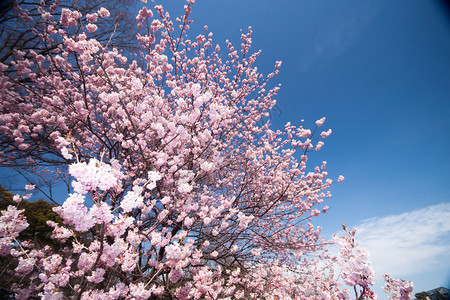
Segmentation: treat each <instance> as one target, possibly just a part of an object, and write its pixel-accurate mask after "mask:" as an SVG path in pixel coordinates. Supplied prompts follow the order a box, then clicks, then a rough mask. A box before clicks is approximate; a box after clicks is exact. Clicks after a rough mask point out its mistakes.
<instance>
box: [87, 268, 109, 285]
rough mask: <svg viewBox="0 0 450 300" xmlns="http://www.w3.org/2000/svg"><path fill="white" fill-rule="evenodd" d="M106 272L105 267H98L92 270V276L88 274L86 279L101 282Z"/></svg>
mask: <svg viewBox="0 0 450 300" xmlns="http://www.w3.org/2000/svg"><path fill="white" fill-rule="evenodd" d="M104 274H105V269H102V268H97V269H95V270H94V271H92V274H91V275H90V276H87V277H86V279H87V280H88V281H89V282H95V283H100V282H102V281H103V280H104V277H103V275H104Z"/></svg>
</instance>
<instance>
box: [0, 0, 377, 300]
mask: <svg viewBox="0 0 450 300" xmlns="http://www.w3.org/2000/svg"><path fill="white" fill-rule="evenodd" d="M144 2H145V1H144ZM58 3H59V2H58V1H55V2H54V3H53V4H52V5H50V6H49V5H47V2H42V3H41V4H40V6H39V7H36V9H37V10H39V11H40V13H41V15H42V18H43V19H44V21H45V24H46V27H45V28H44V30H43V31H42V32H41V33H39V36H38V37H39V39H40V41H41V43H40V44H39V45H40V46H38V47H44V48H43V49H45V51H40V50H41V49H39V50H36V49H27V50H26V51H24V50H15V51H14V58H13V59H12V60H11V62H10V64H0V111H1V114H0V141H1V144H0V163H1V164H2V166H6V167H15V168H21V167H25V166H28V167H29V166H32V167H33V169H32V170H33V171H34V172H37V173H39V172H42V167H46V166H50V167H52V168H53V167H56V166H66V169H63V170H67V175H69V176H70V178H71V186H70V188H71V190H70V193H69V195H68V196H67V197H66V198H62V199H61V198H57V197H55V196H52V197H50V198H52V199H51V200H52V201H54V202H55V203H59V204H60V205H59V206H58V207H55V208H53V210H54V212H56V213H57V214H58V216H59V217H60V218H61V222H55V221H49V222H48V225H49V226H51V227H52V228H53V232H52V238H53V239H54V240H56V241H58V243H60V244H61V246H60V247H58V248H57V247H51V246H50V245H46V246H44V247H41V246H40V245H37V244H33V243H31V242H29V241H20V240H19V239H18V236H19V234H20V232H22V231H23V230H25V229H26V228H27V227H28V223H27V220H26V218H25V217H24V216H23V210H21V209H19V208H18V207H17V206H14V205H10V206H9V207H8V208H7V209H6V210H4V211H3V212H2V214H1V217H0V255H4V256H10V257H12V258H13V260H14V261H15V263H14V264H12V267H11V269H10V274H11V276H14V277H15V278H17V277H18V278H26V280H23V281H20V280H19V281H17V280H16V281H15V284H14V285H12V286H11V289H12V290H13V291H14V292H15V293H16V297H17V298H18V299H26V298H28V297H31V296H33V297H34V296H40V297H43V298H45V299H47V298H48V299H65V298H68V299H88V298H96V299H119V298H126V299H149V298H155V299H156V298H165V299H235V298H236V299H243V298H245V299H304V298H305V297H308V298H311V299H333V298H334V299H336V298H339V299H346V298H348V297H349V293H348V291H347V290H346V289H344V288H343V287H342V285H341V284H340V282H339V280H338V277H339V276H338V275H337V274H335V270H334V266H335V265H336V264H339V265H341V267H342V270H343V271H342V272H341V273H340V274H341V276H342V279H343V280H344V281H345V283H346V284H347V285H349V286H354V287H356V286H360V287H361V288H363V291H362V292H361V295H360V296H358V294H357V297H359V298H360V299H362V297H363V296H364V295H366V294H367V293H366V292H367V290H368V286H369V285H370V284H372V283H373V274H372V271H371V269H370V267H368V266H367V265H366V264H365V263H357V264H355V263H352V261H355V260H356V261H358V262H361V261H364V260H365V259H366V256H365V253H363V252H362V251H357V250H355V249H354V248H355V247H356V244H355V243H354V242H351V241H350V240H349V239H339V238H336V239H335V241H336V242H337V243H338V244H340V245H341V246H342V247H343V248H342V249H343V250H342V249H341V258H336V257H335V256H334V255H332V254H330V253H329V251H328V250H327V248H326V245H327V244H329V243H331V242H327V241H324V240H323V239H322V237H321V228H320V227H318V226H314V225H313V224H312V219H313V218H314V217H316V216H318V215H320V214H322V213H324V212H326V211H327V210H328V206H326V205H325V206H324V205H323V202H324V201H325V200H326V199H327V198H328V197H330V196H331V195H330V193H329V191H328V189H329V187H330V186H331V185H332V184H333V180H332V179H330V178H328V174H327V171H326V162H323V163H322V164H321V165H319V166H312V167H309V166H307V161H308V155H309V153H310V152H313V151H319V150H320V148H321V147H322V146H323V145H324V140H325V138H327V137H328V136H329V135H330V134H331V129H325V130H321V129H320V128H321V126H323V124H324V122H325V118H322V119H320V120H317V121H316V123H315V126H314V128H312V129H308V128H304V127H303V126H294V125H292V124H291V123H287V124H286V125H285V128H284V130H276V131H274V130H272V129H271V128H270V124H269V122H267V123H261V122H260V120H261V119H262V118H264V117H266V116H267V115H268V114H269V111H270V110H271V109H272V108H273V107H274V105H275V99H274V97H275V95H276V93H277V91H278V90H279V87H278V86H273V85H271V84H270V82H269V80H270V79H271V78H272V77H273V76H275V75H276V74H277V73H278V70H279V68H280V67H281V62H276V63H275V66H274V71H273V72H272V73H270V74H268V75H267V76H264V75H263V74H261V73H260V72H259V71H258V69H257V67H256V65H255V61H256V59H257V57H258V56H259V54H260V52H254V53H252V52H251V49H250V48H251V45H252V30H251V28H249V29H248V31H247V33H244V34H242V36H241V45H240V47H239V48H237V49H236V48H235V47H234V46H233V45H232V44H231V43H230V42H227V43H226V50H225V51H222V50H221V48H220V46H218V45H214V44H213V41H212V33H210V32H209V31H208V28H207V27H206V26H205V29H204V30H205V31H204V33H202V34H199V35H197V36H196V37H195V38H194V39H190V38H189V37H188V31H189V28H190V25H191V24H192V20H191V19H190V14H191V9H192V6H193V4H194V0H188V1H187V4H186V5H185V6H184V14H183V15H182V16H180V17H178V18H175V19H172V17H171V16H170V14H169V12H167V11H165V10H164V8H163V7H162V6H161V5H156V6H154V8H152V9H150V8H149V7H147V6H144V7H143V8H142V9H141V10H140V11H139V13H138V15H137V17H136V21H137V22H136V23H137V24H136V25H137V28H138V30H139V32H138V34H137V36H136V38H137V42H138V43H139V46H140V50H139V52H138V53H137V54H138V56H137V57H135V60H130V58H129V57H128V56H127V55H125V53H123V52H121V49H119V48H117V47H114V45H112V44H110V43H109V40H103V41H102V40H99V39H96V38H95V34H96V31H97V30H98V26H97V24H98V22H100V21H101V20H103V19H107V18H109V17H111V16H110V12H109V11H108V10H107V9H106V8H104V7H101V8H99V9H98V10H97V11H96V12H93V13H90V14H88V15H86V16H84V15H83V14H82V13H81V12H80V11H78V10H76V9H70V8H67V7H64V6H60V5H58ZM74 29H76V30H74ZM157 36H158V37H159V38H156V37H157ZM61 41H62V42H61ZM225 53H226V54H225ZM342 180H343V177H342V176H340V177H338V179H337V181H338V182H340V181H342ZM32 188H33V186H31V185H30V186H28V187H27V189H26V192H25V194H24V195H22V196H19V195H17V196H15V197H14V200H15V201H16V202H18V203H19V202H20V201H22V199H27V198H28V197H29V195H30V190H32ZM353 235H354V234H352V236H353ZM349 241H350V242H349ZM21 282H22V283H21ZM24 283H26V284H24Z"/></svg>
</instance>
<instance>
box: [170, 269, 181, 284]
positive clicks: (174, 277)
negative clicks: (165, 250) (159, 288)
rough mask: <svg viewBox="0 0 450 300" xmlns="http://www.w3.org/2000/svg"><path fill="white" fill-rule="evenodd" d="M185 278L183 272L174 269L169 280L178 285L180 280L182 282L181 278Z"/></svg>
mask: <svg viewBox="0 0 450 300" xmlns="http://www.w3.org/2000/svg"><path fill="white" fill-rule="evenodd" d="M182 276H183V272H182V271H181V269H180V268H175V269H172V270H171V271H170V273H169V279H170V281H172V282H173V283H176V282H177V281H178V280H180V278H181V277H182Z"/></svg>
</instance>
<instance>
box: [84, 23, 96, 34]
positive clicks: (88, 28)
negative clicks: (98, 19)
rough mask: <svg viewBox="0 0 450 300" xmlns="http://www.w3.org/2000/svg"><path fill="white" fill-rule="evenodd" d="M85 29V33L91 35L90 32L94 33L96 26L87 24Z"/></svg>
mask: <svg viewBox="0 0 450 300" xmlns="http://www.w3.org/2000/svg"><path fill="white" fill-rule="evenodd" d="M86 29H87V31H89V32H90V33H92V32H94V31H96V30H97V25H95V24H92V23H90V24H87V25H86Z"/></svg>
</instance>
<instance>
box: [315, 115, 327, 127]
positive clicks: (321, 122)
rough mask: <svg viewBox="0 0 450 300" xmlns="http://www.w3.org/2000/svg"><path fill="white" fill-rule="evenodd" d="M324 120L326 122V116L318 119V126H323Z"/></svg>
mask: <svg viewBox="0 0 450 300" xmlns="http://www.w3.org/2000/svg"><path fill="white" fill-rule="evenodd" d="M324 122H325V117H323V118H321V119H319V120H317V121H316V125H317V127H320V126H322V125H323V123H324Z"/></svg>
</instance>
